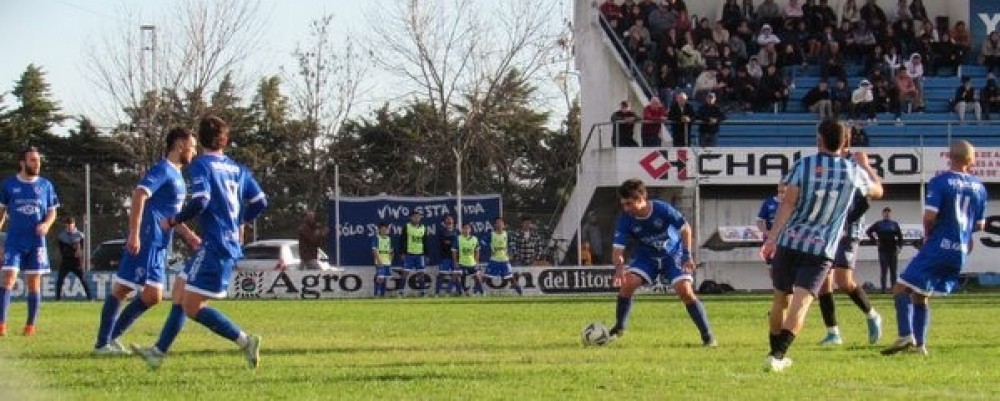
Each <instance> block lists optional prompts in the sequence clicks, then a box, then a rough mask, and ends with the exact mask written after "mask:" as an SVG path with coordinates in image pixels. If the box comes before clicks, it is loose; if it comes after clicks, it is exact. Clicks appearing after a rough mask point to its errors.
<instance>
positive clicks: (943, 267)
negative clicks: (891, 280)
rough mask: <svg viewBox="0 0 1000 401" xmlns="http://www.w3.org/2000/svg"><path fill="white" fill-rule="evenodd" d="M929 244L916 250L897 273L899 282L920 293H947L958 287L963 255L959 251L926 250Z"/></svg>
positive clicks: (928, 294)
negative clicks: (901, 272) (915, 254)
mask: <svg viewBox="0 0 1000 401" xmlns="http://www.w3.org/2000/svg"><path fill="white" fill-rule="evenodd" d="M929 247H930V245H929V244H925V245H924V248H923V249H921V250H920V252H917V256H914V257H913V259H911V260H910V263H909V264H908V265H906V269H903V274H900V275H899V280H897V281H898V282H899V283H900V284H903V285H905V286H907V287H909V288H910V289H912V290H913V291H914V292H916V293H918V294H922V295H927V296H930V295H934V294H942V295H948V294H950V293H951V292H952V291H954V290H955V289H956V288H958V279H959V273H961V271H962V264H963V262H964V260H963V259H964V257H963V256H964V255H962V254H961V253H959V252H928V251H926V250H925V249H927V248H929Z"/></svg>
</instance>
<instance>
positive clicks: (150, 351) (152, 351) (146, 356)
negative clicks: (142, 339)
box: [132, 344, 166, 370]
mask: <svg viewBox="0 0 1000 401" xmlns="http://www.w3.org/2000/svg"><path fill="white" fill-rule="evenodd" d="M132 352H134V353H135V354H136V355H139V357H140V358H142V360H143V361H146V365H149V368H150V369H153V370H156V369H159V368H160V365H162V364H163V358H164V357H166V355H164V354H163V352H160V350H158V349H156V347H149V348H146V347H140V346H139V345H138V344H132Z"/></svg>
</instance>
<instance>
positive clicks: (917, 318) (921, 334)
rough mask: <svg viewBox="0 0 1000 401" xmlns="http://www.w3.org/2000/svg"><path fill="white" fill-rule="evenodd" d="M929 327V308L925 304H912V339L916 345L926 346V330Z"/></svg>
mask: <svg viewBox="0 0 1000 401" xmlns="http://www.w3.org/2000/svg"><path fill="white" fill-rule="evenodd" d="M930 326H931V307H930V305H927V304H913V339H914V340H916V343H917V345H918V346H919V345H924V344H926V343H925V342H924V341H926V340H927V329H928V328H929V327H930Z"/></svg>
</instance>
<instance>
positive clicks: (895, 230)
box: [865, 208, 903, 293]
mask: <svg viewBox="0 0 1000 401" xmlns="http://www.w3.org/2000/svg"><path fill="white" fill-rule="evenodd" d="M891 214H892V209H889V208H885V209H882V220H879V221H876V222H875V224H872V225H871V227H868V230H866V231H865V234H866V235H868V238H871V239H872V241H875V243H876V244H877V245H878V264H879V267H880V268H881V271H882V275H881V281H882V292H883V293H884V292H886V289H887V288H889V287H887V286H886V275H888V276H889V286H890V287H891V286H892V285H893V284H896V268H897V267H898V264H899V249H900V248H902V247H903V232H902V230H900V229H899V223H897V222H896V221H894V220H892V219H891V218H890V217H891Z"/></svg>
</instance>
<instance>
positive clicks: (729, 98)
mask: <svg viewBox="0 0 1000 401" xmlns="http://www.w3.org/2000/svg"><path fill="white" fill-rule="evenodd" d="M732 71H733V70H732V69H729V68H726V67H723V68H721V69H719V74H718V75H716V77H715V82H716V88H718V92H716V93H715V95H716V96H718V101H719V107H722V109H723V110H725V109H728V108H731V107H732V104H731V103H732V102H733V100H734V99H735V94H734V89H735V87H736V86H735V85H736V80H735V77H734V76H733V72H732ZM664 99H667V98H664Z"/></svg>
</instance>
